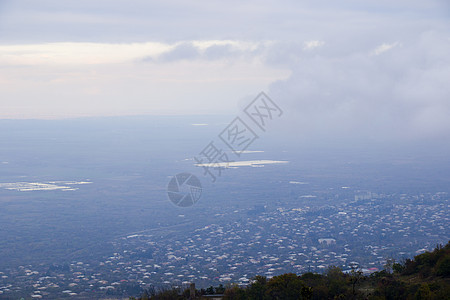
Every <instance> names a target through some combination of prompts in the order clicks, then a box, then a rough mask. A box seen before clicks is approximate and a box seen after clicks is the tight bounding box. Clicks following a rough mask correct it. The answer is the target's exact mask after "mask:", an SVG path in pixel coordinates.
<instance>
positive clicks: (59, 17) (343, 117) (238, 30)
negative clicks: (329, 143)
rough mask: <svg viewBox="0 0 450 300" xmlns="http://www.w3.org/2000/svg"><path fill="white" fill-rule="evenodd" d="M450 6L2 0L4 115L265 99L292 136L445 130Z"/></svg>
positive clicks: (169, 110)
mask: <svg viewBox="0 0 450 300" xmlns="http://www.w3.org/2000/svg"><path fill="white" fill-rule="evenodd" d="M449 3H450V2H448V1H446V0H442V1H433V0H431V1H423V0H420V1H414V0H412V1H411V0H410V1H406V0H405V1H402V0H400V1H384V0H377V1H356V0H355V1H226V2H225V1H211V0H208V1H146V0H145V1H144V0H142V1H117V0H95V1H93V0H90V1H87V0H76V1H57V0H41V1H32V0H30V1H21V0H19V1H17V0H15V1H8V0H0V118H65V117H79V116H105V115H108V116H109V115H136V114H237V113H238V112H239V110H240V109H241V107H242V105H243V103H246V102H247V101H249V100H251V98H252V97H253V96H255V95H257V94H258V93H259V92H260V91H266V92H267V93H268V94H269V95H270V96H272V98H274V100H276V101H277V103H278V104H279V105H280V106H281V107H282V108H284V109H285V111H287V112H288V113H287V114H286V120H290V121H293V120H296V121H295V125H293V127H295V130H296V131H299V130H300V131H302V130H304V131H305V132H306V131H311V130H313V131H314V132H315V133H317V134H320V133H321V132H329V133H330V132H331V133H337V132H353V133H354V134H357V135H364V136H367V135H372V136H373V137H374V138H375V139H376V138H379V137H380V136H386V135H390V137H391V138H398V137H403V138H405V137H406V138H417V137H419V138H421V137H442V136H449V133H450V121H449V120H450V118H449V116H450V22H449V21H450V4H449ZM292 124H294V123H292Z"/></svg>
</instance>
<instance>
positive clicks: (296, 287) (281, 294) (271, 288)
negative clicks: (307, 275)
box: [266, 273, 305, 300]
mask: <svg viewBox="0 0 450 300" xmlns="http://www.w3.org/2000/svg"><path fill="white" fill-rule="evenodd" d="M303 287H305V285H304V284H303V281H302V280H301V279H300V277H298V276H297V275H296V274H294V273H287V274H283V275H279V276H275V277H273V278H271V279H270V280H269V281H268V282H267V291H266V295H267V296H269V297H270V299H280V300H281V299H283V300H297V299H301V298H302V288H303Z"/></svg>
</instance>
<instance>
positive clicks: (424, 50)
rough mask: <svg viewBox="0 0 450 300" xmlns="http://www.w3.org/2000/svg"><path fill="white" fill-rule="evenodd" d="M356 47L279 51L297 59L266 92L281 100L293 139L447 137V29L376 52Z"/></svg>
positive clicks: (449, 128)
mask: <svg viewBox="0 0 450 300" xmlns="http://www.w3.org/2000/svg"><path fill="white" fill-rule="evenodd" d="M380 44H382V43H380ZM355 48H356V49H355V50H354V51H351V47H349V50H348V53H347V54H339V51H337V52H338V55H336V54H334V55H333V54H332V51H331V50H327V51H325V52H324V53H322V54H320V53H319V54H318V53H316V54H315V55H311V54H310V53H306V54H305V53H304V52H302V51H300V50H299V49H298V47H297V48H296V47H293V48H287V49H284V50H280V51H286V52H287V53H291V51H292V52H294V54H292V53H291V56H292V57H293V58H291V59H288V60H289V61H290V62H295V66H294V67H293V73H292V76H290V78H289V79H288V80H285V81H279V82H276V83H274V84H273V85H272V86H271V89H270V93H271V94H272V95H273V97H274V98H276V99H279V101H280V102H281V103H282V105H283V106H284V107H285V109H286V111H287V112H288V113H287V115H288V116H287V118H288V119H289V121H288V122H289V124H290V127H291V129H292V132H295V134H296V135H298V136H299V139H319V140H324V139H330V140H345V141H351V140H355V139H360V140H374V141H396V140H397V141H399V140H401V141H408V140H426V139H430V138H431V139H432V138H438V139H439V138H441V139H443V138H445V139H448V138H450V118H449V117H448V116H450V85H449V84H448V78H450V58H449V57H448V54H447V53H450V39H449V38H448V35H445V34H442V33H438V32H424V33H422V34H420V35H418V36H417V37H416V38H413V39H407V40H401V41H399V42H398V44H396V46H395V47H394V46H393V47H391V48H390V49H388V50H386V51H384V52H381V53H379V55H375V54H374V53H375V52H373V51H369V49H368V48H367V47H361V45H358V47H355ZM361 48H362V49H365V50H364V51H362V50H361ZM387 48H389V47H387ZM372 50H373V49H372ZM285 56H286V55H285Z"/></svg>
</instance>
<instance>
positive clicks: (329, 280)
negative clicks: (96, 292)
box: [138, 242, 450, 300]
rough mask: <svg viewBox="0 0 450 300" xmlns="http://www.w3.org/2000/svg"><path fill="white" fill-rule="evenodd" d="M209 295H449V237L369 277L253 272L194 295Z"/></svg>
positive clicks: (164, 295)
mask: <svg viewBox="0 0 450 300" xmlns="http://www.w3.org/2000/svg"><path fill="white" fill-rule="evenodd" d="M213 294H216V295H221V296H219V297H222V299H237V300H246V299H255V300H265V299H280V300H281V299H282V300H289V299H373V300H376V299H439V300H441V299H450V242H449V243H447V245H446V246H445V247H443V246H441V245H439V246H437V247H436V249H434V251H432V252H425V253H423V254H420V255H417V256H415V257H414V258H413V259H407V260H405V261H403V262H393V261H388V262H387V264H386V266H385V269H384V270H382V271H380V272H376V273H373V274H371V275H368V276H366V275H363V274H362V272H361V271H360V270H357V269H354V270H352V271H351V272H347V273H344V272H342V270H341V269H340V268H338V267H330V268H328V270H327V272H326V273H324V274H315V273H305V274H302V275H296V274H293V273H287V274H282V275H279V276H275V277H273V278H270V279H267V278H266V277H264V276H256V277H255V278H254V280H253V281H252V283H251V284H250V285H248V286H246V287H240V286H237V285H229V286H227V287H223V286H218V287H209V288H208V289H201V290H196V291H195V298H194V299H208V295H213ZM138 299H140V300H145V299H180V300H181V299H190V291H189V289H186V290H184V291H180V290H178V289H172V290H161V291H158V292H156V291H155V290H151V291H149V290H146V291H144V293H143V294H142V295H141V297H139V298H138Z"/></svg>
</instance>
